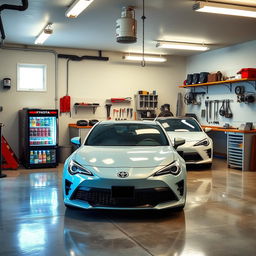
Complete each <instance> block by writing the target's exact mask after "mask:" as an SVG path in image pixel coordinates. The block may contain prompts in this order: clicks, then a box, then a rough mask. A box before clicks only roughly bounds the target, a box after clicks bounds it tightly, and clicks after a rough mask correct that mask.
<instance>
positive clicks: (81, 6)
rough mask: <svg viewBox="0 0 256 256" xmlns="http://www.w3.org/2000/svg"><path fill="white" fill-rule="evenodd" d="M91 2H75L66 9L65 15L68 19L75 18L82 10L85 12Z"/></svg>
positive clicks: (80, 0) (83, 0)
mask: <svg viewBox="0 0 256 256" xmlns="http://www.w3.org/2000/svg"><path fill="white" fill-rule="evenodd" d="M92 2H93V0H76V1H74V3H73V4H72V5H71V6H70V7H69V8H68V10H67V11H66V13H65V15H66V16H67V17H68V18H76V17H77V16H78V15H79V14H80V13H81V12H82V11H83V10H85V9H86V8H87V7H88V6H89V5H90V4H91V3H92Z"/></svg>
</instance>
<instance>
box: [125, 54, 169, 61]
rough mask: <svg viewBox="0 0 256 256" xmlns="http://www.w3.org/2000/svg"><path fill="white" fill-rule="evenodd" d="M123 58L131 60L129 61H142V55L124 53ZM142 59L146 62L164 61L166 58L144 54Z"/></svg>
mask: <svg viewBox="0 0 256 256" xmlns="http://www.w3.org/2000/svg"><path fill="white" fill-rule="evenodd" d="M123 59H124V60H131V61H143V56H142V55H124V56H123ZM144 60H145V61H148V62H166V61H167V59H166V58H164V57H160V56H159V57H158V56H148V55H145V56H144Z"/></svg>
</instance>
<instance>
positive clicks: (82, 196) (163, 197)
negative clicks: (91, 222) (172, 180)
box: [72, 188, 178, 208]
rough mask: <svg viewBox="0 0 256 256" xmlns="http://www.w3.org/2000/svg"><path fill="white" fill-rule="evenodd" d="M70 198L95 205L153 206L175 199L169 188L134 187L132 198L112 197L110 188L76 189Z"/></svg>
mask: <svg viewBox="0 0 256 256" xmlns="http://www.w3.org/2000/svg"><path fill="white" fill-rule="evenodd" d="M72 200H82V201H86V202H88V203H89V204H90V205H92V206H95V207H105V206H106V207H145V208H146V207H154V206H156V205H157V204H160V203H164V202H169V201H177V200H178V198H177V197H176V195H175V194H174V192H173V191H172V190H171V189H170V188H149V189H135V190H134V197H132V198H113V197H112V191H111V189H99V188H86V190H81V189H79V188H78V189H77V190H76V191H75V192H74V194H73V196H72Z"/></svg>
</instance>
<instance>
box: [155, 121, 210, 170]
mask: <svg viewBox="0 0 256 256" xmlns="http://www.w3.org/2000/svg"><path fill="white" fill-rule="evenodd" d="M157 121H158V122H160V123H161V124H162V126H163V127H164V129H165V130H166V132H167V133H168V135H169V137H170V138H171V141H172V142H173V141H174V138H183V139H185V141H186V142H185V144H184V145H182V146H180V147H179V148H178V152H180V154H181V155H182V156H183V158H184V160H185V162H186V164H200V165H201V164H204V165H206V166H207V167H209V168H210V167H211V165H212V157H213V143H212V139H211V138H210V137H209V136H208V135H207V134H206V133H205V131H204V130H203V129H202V127H201V126H200V124H199V123H198V122H197V121H196V120H195V119H194V118H192V117H161V118H160V117H159V118H157Z"/></svg>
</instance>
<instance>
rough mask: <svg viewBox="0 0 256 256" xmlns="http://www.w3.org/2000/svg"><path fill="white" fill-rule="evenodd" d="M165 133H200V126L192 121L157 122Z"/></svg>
mask: <svg viewBox="0 0 256 256" xmlns="http://www.w3.org/2000/svg"><path fill="white" fill-rule="evenodd" d="M157 121H158V122H160V123H161V124H162V126H163V127H164V129H165V130H166V131H167V132H201V131H202V129H201V127H200V125H199V124H198V123H197V122H196V121H195V120H194V119H185V118H184V119H182V118H169V119H166V120H157Z"/></svg>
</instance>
